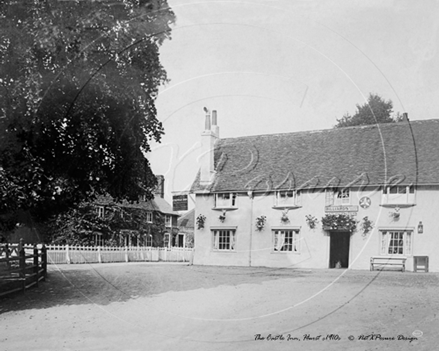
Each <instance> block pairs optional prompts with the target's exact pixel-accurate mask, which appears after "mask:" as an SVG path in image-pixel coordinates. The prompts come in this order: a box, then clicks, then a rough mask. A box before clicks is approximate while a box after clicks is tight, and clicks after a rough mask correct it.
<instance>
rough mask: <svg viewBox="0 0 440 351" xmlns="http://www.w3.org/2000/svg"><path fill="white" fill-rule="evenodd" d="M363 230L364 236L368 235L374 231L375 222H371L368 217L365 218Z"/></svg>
mask: <svg viewBox="0 0 440 351" xmlns="http://www.w3.org/2000/svg"><path fill="white" fill-rule="evenodd" d="M362 229H363V231H364V233H363V236H365V235H367V234H368V232H369V231H370V230H371V229H373V221H370V220H369V219H368V216H365V217H364V218H363V222H362Z"/></svg>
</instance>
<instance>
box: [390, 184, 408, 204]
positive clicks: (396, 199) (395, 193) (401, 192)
mask: <svg viewBox="0 0 440 351" xmlns="http://www.w3.org/2000/svg"><path fill="white" fill-rule="evenodd" d="M382 204H385V205H405V204H415V191H414V187H413V186H411V185H394V186H387V187H384V188H383V195H382Z"/></svg>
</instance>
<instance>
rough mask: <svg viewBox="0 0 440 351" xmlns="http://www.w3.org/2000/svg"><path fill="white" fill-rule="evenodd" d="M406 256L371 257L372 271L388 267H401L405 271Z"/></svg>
mask: <svg viewBox="0 0 440 351" xmlns="http://www.w3.org/2000/svg"><path fill="white" fill-rule="evenodd" d="M405 264H406V257H404V256H373V257H371V258H370V271H374V270H375V268H379V269H381V270H383V269H384V268H386V267H395V266H397V267H400V269H401V270H402V272H405Z"/></svg>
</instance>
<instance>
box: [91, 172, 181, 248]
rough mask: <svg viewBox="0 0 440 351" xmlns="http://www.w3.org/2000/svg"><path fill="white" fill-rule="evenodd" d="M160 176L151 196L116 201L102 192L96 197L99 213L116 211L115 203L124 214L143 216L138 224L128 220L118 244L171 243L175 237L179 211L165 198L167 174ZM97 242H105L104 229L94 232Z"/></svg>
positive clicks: (100, 214)
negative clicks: (149, 198)
mask: <svg viewBox="0 0 440 351" xmlns="http://www.w3.org/2000/svg"><path fill="white" fill-rule="evenodd" d="M157 180H158V185H157V187H156V189H155V191H154V199H152V200H147V199H145V197H141V198H139V201H138V202H133V203H130V202H128V201H123V202H122V203H115V202H113V199H112V198H111V197H110V196H101V197H99V198H98V199H97V201H95V203H94V204H95V210H96V214H97V216H98V217H103V216H105V215H106V213H107V212H108V211H114V208H115V206H116V207H117V208H119V210H123V211H118V212H119V213H120V214H121V215H123V214H124V213H126V215H127V216H136V215H138V218H142V219H143V223H140V224H139V225H138V226H133V223H132V222H130V221H128V223H127V227H126V228H122V229H120V230H119V233H116V235H117V242H118V244H119V245H126V246H163V247H171V246H172V243H173V242H174V241H175V240H176V237H177V235H178V226H177V220H178V217H179V214H178V213H177V212H175V211H173V209H172V207H171V205H170V204H169V203H168V202H167V201H166V200H165V199H164V177H163V176H157ZM139 215H140V216H139ZM122 222H123V221H122ZM94 242H95V243H96V245H101V244H102V243H103V242H104V238H102V235H101V233H96V234H95V238H94Z"/></svg>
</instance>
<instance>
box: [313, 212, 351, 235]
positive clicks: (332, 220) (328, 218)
mask: <svg viewBox="0 0 440 351" xmlns="http://www.w3.org/2000/svg"><path fill="white" fill-rule="evenodd" d="M356 225H357V221H356V219H354V218H353V217H351V216H348V215H344V214H337V215H330V214H327V215H325V216H324V217H322V229H324V230H340V231H348V232H354V231H355V230H356Z"/></svg>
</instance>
